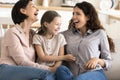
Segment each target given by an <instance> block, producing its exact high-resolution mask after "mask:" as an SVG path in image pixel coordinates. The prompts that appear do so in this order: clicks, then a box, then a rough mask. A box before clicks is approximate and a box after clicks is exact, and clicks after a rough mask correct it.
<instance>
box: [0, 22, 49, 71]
mask: <svg viewBox="0 0 120 80" xmlns="http://www.w3.org/2000/svg"><path fill="white" fill-rule="evenodd" d="M0 64H9V65H19V66H31V67H36V68H42V69H47V70H48V67H47V66H45V65H40V64H38V63H35V50H34V47H33V46H32V45H31V46H29V41H28V39H27V37H26V36H25V34H24V32H23V30H22V28H21V27H20V26H19V25H18V24H16V25H15V26H14V27H13V28H11V29H9V30H8V31H7V32H6V33H5V36H4V38H3V42H2V52H1V59H0Z"/></svg>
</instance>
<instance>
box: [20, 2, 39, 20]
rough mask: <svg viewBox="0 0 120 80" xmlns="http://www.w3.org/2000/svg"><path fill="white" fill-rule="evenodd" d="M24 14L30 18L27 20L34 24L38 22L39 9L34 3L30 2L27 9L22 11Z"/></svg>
mask: <svg viewBox="0 0 120 80" xmlns="http://www.w3.org/2000/svg"><path fill="white" fill-rule="evenodd" d="M21 11H22V13H23V14H25V15H27V16H28V18H27V20H30V21H32V22H35V21H37V20H38V17H37V15H38V11H39V10H38V9H37V7H36V6H35V5H34V3H33V2H32V1H29V3H28V5H27V7H26V8H25V9H21Z"/></svg>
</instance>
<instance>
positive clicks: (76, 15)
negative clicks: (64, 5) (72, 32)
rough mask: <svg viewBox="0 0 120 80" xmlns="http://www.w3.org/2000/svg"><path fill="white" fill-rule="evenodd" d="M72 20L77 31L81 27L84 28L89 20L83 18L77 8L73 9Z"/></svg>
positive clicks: (81, 12)
mask: <svg viewBox="0 0 120 80" xmlns="http://www.w3.org/2000/svg"><path fill="white" fill-rule="evenodd" d="M72 19H73V22H74V23H75V27H76V28H77V29H81V28H83V27H86V23H87V21H88V20H89V18H88V17H87V16H85V14H84V13H83V11H82V10H81V9H80V8H78V7H75V8H74V9H73V17H72Z"/></svg>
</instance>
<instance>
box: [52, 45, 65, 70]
mask: <svg viewBox="0 0 120 80" xmlns="http://www.w3.org/2000/svg"><path fill="white" fill-rule="evenodd" d="M63 55H64V46H62V47H60V50H59V55H58V56H63ZM61 64H62V61H56V63H55V65H54V66H53V70H52V71H53V72H55V71H56V69H57V68H58V67H59V66H60V65H61Z"/></svg>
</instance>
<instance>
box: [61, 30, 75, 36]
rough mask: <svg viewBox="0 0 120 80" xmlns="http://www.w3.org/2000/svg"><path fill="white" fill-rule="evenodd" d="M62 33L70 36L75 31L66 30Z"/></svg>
mask: <svg viewBox="0 0 120 80" xmlns="http://www.w3.org/2000/svg"><path fill="white" fill-rule="evenodd" d="M61 34H63V35H64V37H69V36H71V35H73V31H72V30H66V31H63V32H61Z"/></svg>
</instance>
